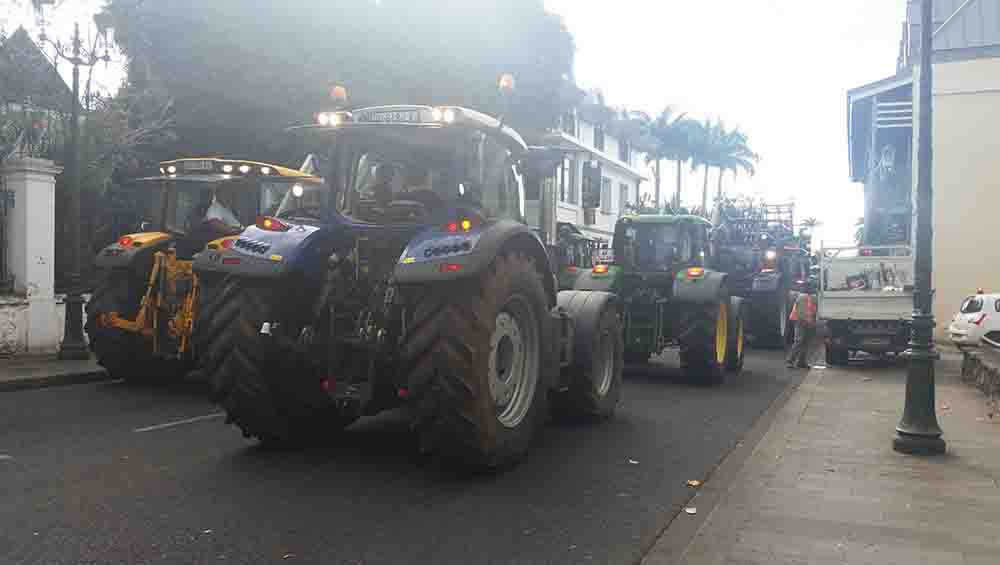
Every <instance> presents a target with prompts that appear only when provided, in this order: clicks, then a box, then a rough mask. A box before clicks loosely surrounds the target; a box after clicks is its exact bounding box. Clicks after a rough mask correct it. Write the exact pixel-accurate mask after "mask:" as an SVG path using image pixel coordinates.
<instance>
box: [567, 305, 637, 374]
mask: <svg viewBox="0 0 1000 565" xmlns="http://www.w3.org/2000/svg"><path fill="white" fill-rule="evenodd" d="M556 304H557V308H559V309H561V310H563V311H565V312H566V314H567V315H569V317H570V319H572V320H573V323H572V326H573V336H572V337H573V341H572V346H573V349H572V351H571V352H570V354H569V356H568V357H569V359H570V360H571V365H573V366H588V365H589V364H590V362H591V355H593V354H594V351H593V343H594V334H595V333H596V332H597V327H598V323H599V322H600V320H601V314H602V313H604V311H605V310H607V309H608V308H614V309H615V311H616V312H618V313H619V314H621V302H620V300H619V299H618V295H617V294H613V293H610V292H600V291H589V290H563V291H560V292H559V294H558V295H557V297H556Z"/></svg>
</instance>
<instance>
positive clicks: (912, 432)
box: [892, 0, 945, 455]
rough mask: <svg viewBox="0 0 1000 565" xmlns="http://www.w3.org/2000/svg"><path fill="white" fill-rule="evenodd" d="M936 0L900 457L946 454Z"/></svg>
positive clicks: (923, 83) (926, 19) (926, 28)
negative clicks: (939, 386) (940, 375)
mask: <svg viewBox="0 0 1000 565" xmlns="http://www.w3.org/2000/svg"><path fill="white" fill-rule="evenodd" d="M933 8H934V6H933V0H923V2H922V3H921V6H920V77H919V79H920V81H919V97H918V107H917V108H918V111H919V115H918V117H919V127H918V130H917V167H918V169H917V234H916V249H915V264H914V271H915V277H914V283H915V285H914V293H913V329H912V333H911V337H910V344H909V345H910V351H909V368H908V370H907V373H906V404H905V405H904V406H903V417H902V419H901V420H900V421H899V424H898V425H897V426H896V438H895V439H894V440H893V442H892V447H893V449H895V450H896V451H898V452H900V453H907V454H914V455H933V454H940V453H944V452H945V442H944V440H943V439H941V433H942V432H941V427H940V426H938V423H937V415H936V413H935V406H934V404H935V399H934V362H935V361H936V360H937V359H938V354H937V351H935V350H934V334H933V332H934V312H933V310H932V304H933V298H934V294H933V291H932V289H931V268H932V253H933V242H934V232H933V226H932V224H931V222H932V221H933V218H934V215H933V209H932V207H933V205H934V192H933V187H932V185H931V183H932V180H933V177H932V175H933V168H932V166H931V165H932V161H931V159H932V150H931V144H932V137H931V136H932V124H933V121H932V116H933V114H932V103H933V100H932V91H931V75H932V73H933V67H932V65H933V61H932V58H931V54H932V50H933V45H932V43H933V33H934V32H933V30H932V29H931V28H932V26H933V22H934V17H933Z"/></svg>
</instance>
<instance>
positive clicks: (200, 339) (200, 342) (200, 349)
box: [191, 273, 226, 381]
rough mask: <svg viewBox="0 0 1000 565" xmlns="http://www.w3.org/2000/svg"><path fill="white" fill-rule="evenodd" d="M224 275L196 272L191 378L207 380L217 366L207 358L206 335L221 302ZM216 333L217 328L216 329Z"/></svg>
mask: <svg viewBox="0 0 1000 565" xmlns="http://www.w3.org/2000/svg"><path fill="white" fill-rule="evenodd" d="M225 282H226V281H225V280H224V275H221V274H219V273H198V302H197V304H196V305H195V311H194V332H193V334H192V336H191V345H192V347H193V351H194V367H195V368H194V371H192V373H191V378H193V379H194V380H199V381H207V380H208V376H209V375H211V374H212V373H213V372H214V371H215V370H216V369H217V368H218V367H217V365H216V364H213V363H212V362H211V360H210V358H209V345H211V340H210V339H209V337H208V336H210V335H213V334H212V333H211V332H209V331H208V330H209V327H208V326H209V323H210V321H211V320H217V317H216V315H215V313H216V312H217V311H218V309H219V306H220V305H221V304H222V300H221V298H222V288H223V285H224V284H225ZM215 333H216V334H217V333H218V329H216V332H215Z"/></svg>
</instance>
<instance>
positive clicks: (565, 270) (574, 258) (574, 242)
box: [558, 222, 600, 290]
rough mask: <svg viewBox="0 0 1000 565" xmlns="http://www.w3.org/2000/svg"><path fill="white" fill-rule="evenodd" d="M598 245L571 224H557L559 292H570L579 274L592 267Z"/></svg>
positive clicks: (594, 240)
mask: <svg viewBox="0 0 1000 565" xmlns="http://www.w3.org/2000/svg"><path fill="white" fill-rule="evenodd" d="M599 245H600V243H599V242H598V241H597V240H596V239H594V238H592V237H588V236H587V235H586V234H584V233H583V232H582V231H580V228H578V227H576V226H574V225H573V224H569V223H565V222H560V223H559V225H558V248H559V274H558V279H559V290H572V289H573V288H575V285H576V279H577V278H578V277H579V276H580V273H582V272H583V271H589V270H590V269H592V268H593V267H594V262H595V256H596V255H597V249H598V246H599Z"/></svg>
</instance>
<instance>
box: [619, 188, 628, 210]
mask: <svg viewBox="0 0 1000 565" xmlns="http://www.w3.org/2000/svg"><path fill="white" fill-rule="evenodd" d="M625 206H628V185H627V184H625V183H621V184H619V185H618V214H619V215H621V214H624V213H625Z"/></svg>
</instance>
